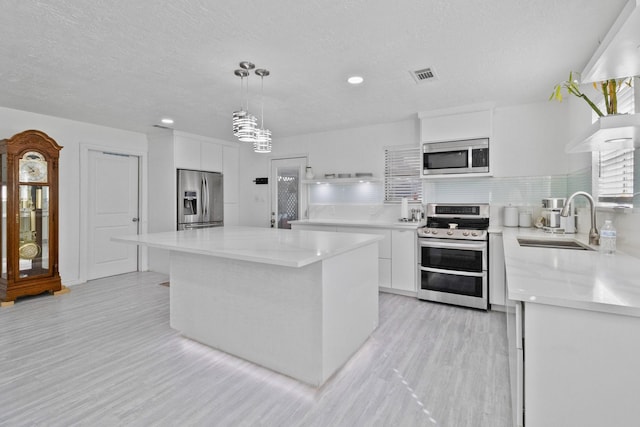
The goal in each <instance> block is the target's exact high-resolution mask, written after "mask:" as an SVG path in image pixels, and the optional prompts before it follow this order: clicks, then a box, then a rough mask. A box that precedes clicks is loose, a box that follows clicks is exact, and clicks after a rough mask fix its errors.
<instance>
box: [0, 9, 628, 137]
mask: <svg viewBox="0 0 640 427" xmlns="http://www.w3.org/2000/svg"><path fill="white" fill-rule="evenodd" d="M625 2H626V0H607V1H603V0H563V1H558V0H534V1H532V0H484V1H480V0H395V1H388V0H315V1H310V0H274V1H260V0H236V1H233V2H222V1H211V0H171V1H165V0H133V1H132V0H92V1H90V2H88V1H87V2H85V1H78V0H57V1H53V0H51V1H44V0H41V1H36V0H28V1H25V0H2V13H1V14H0V57H1V58H2V61H0V106H4V107H9V108H14V109H20V110H27V111H33V112H37V113H42V114H48V115H53V116H58V117H64V118H70V119H74V120H80V121H85V122H90V123H96V124H102V125H106V126H112V127H117V128H122V129H128V130H134V131H140V132H146V131H148V130H149V129H150V128H151V126H152V125H154V124H157V123H159V120H160V118H161V117H165V116H169V117H172V118H174V119H175V125H174V126H173V127H174V128H175V129H178V130H183V131H186V132H192V133H196V134H201V135H208V136H214V137H218V138H223V139H232V138H233V137H232V135H231V131H230V128H231V113H232V111H234V110H236V109H237V107H239V105H240V79H239V78H238V77H236V76H234V75H233V70H234V69H235V68H237V64H238V62H239V61H243V60H249V61H252V62H254V63H255V64H256V65H257V66H258V67H264V68H267V69H269V70H270V71H271V76H269V77H267V78H265V80H264V95H265V107H264V113H265V125H266V127H269V128H271V130H272V131H273V133H274V142H275V141H277V138H278V137H279V136H291V135H299V134H303V133H311V132H318V131H324V130H330V129H339V128H348V127H356V126H362V125H369V124H375V123H384V122H393V121H398V120H404V119H407V118H409V117H415V115H416V113H417V112H421V111H429V110H434V109H441V108H448V107H455V106H460V105H465V104H475V103H481V102H494V103H496V105H507V104H519V103H528V102H537V101H543V100H546V99H547V98H548V96H549V94H550V92H551V89H552V88H553V86H554V85H555V84H556V83H558V82H559V81H561V80H563V79H565V78H566V76H567V75H568V72H569V71H570V70H577V71H580V70H581V69H582V68H583V67H584V65H585V64H586V62H587V61H588V60H589V58H590V56H591V54H592V53H593V52H594V51H595V49H596V48H597V46H598V41H599V40H601V39H602V38H603V37H604V35H605V34H606V32H607V30H608V28H609V27H610V26H611V24H612V23H613V22H614V20H615V18H616V17H617V15H618V13H619V12H620V10H622V7H623V6H624V4H625ZM427 66H430V67H434V68H435V70H436V72H437V74H438V77H439V78H438V80H437V81H431V82H426V83H422V84H420V85H418V84H416V83H415V81H414V80H413V79H412V77H411V75H410V73H409V71H412V70H418V69H421V68H424V67H427ZM351 74H361V75H363V76H364V77H365V83H364V84H362V85H360V86H349V85H348V84H347V83H346V82H345V79H346V77H347V76H348V75H351ZM259 87H260V86H259V79H258V78H252V79H251V80H250V94H251V95H252V104H251V105H250V107H251V108H250V110H254V111H255V112H258V110H259V103H258V99H259V97H258V94H259Z"/></svg>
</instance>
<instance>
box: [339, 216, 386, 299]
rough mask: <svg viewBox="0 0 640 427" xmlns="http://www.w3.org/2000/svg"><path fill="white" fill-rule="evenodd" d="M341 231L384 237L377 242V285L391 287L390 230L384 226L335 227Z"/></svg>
mask: <svg viewBox="0 0 640 427" xmlns="http://www.w3.org/2000/svg"><path fill="white" fill-rule="evenodd" d="M336 231H340V232H343V233H365V234H379V235H381V236H383V237H384V239H383V240H380V241H379V242H378V286H381V287H383V288H390V287H392V282H391V279H392V260H391V254H392V252H391V230H387V229H384V228H364V227H342V226H340V227H336Z"/></svg>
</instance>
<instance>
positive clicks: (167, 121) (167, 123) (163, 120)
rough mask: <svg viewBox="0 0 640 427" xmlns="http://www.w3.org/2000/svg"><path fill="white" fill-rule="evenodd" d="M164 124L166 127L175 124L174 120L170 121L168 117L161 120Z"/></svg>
mask: <svg viewBox="0 0 640 427" xmlns="http://www.w3.org/2000/svg"><path fill="white" fill-rule="evenodd" d="M160 121H161V122H162V124H165V125H172V124H173V119H170V118H168V117H165V118H164V119H162V120H160Z"/></svg>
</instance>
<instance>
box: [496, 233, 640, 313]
mask: <svg viewBox="0 0 640 427" xmlns="http://www.w3.org/2000/svg"><path fill="white" fill-rule="evenodd" d="M502 236H503V237H502V238H503V242H504V254H505V266H506V275H507V283H508V285H507V293H508V295H507V296H508V298H509V299H511V300H516V301H523V302H527V303H532V302H533V303H540V304H549V305H555V306H561V307H569V308H577V309H583V310H593V311H601V312H606V313H613V314H623V315H629V316H636V317H640V259H638V258H636V257H633V256H630V255H628V254H625V253H624V252H621V251H617V252H616V253H615V254H612V255H606V254H601V253H600V252H598V247H597V246H594V247H593V248H594V249H595V250H594V251H585V250H573V249H554V248H536V247H521V246H520V245H519V244H518V240H517V239H518V237H533V238H542V239H560V240H566V239H569V240H577V241H579V242H581V243H584V244H588V236H587V235H586V234H551V233H545V232H543V231H542V230H538V229H534V228H528V229H525V228H517V227H513V228H510V227H504V228H503V229H502Z"/></svg>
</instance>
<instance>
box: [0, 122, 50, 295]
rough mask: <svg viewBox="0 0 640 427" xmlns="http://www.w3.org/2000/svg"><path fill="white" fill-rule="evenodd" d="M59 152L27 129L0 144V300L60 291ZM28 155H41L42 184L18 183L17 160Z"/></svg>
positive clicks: (43, 135) (37, 132) (48, 140)
mask: <svg viewBox="0 0 640 427" xmlns="http://www.w3.org/2000/svg"><path fill="white" fill-rule="evenodd" d="M61 149H62V147H61V146H60V145H58V144H57V143H56V141H54V140H53V139H52V138H50V137H49V136H48V135H47V134H45V133H44V132H41V131H38V130H27V131H24V132H21V133H18V134H16V135H14V136H12V137H11V138H9V139H4V140H2V141H0V173H1V178H2V183H1V184H2V192H3V193H4V194H6V200H5V197H2V199H3V200H2V225H1V227H0V241H1V242H2V244H1V245H0V255H1V259H0V263H1V266H2V268H1V274H0V301H1V302H8V301H15V299H16V298H18V297H21V296H26V295H37V294H40V293H43V292H51V293H53V292H57V291H61V290H62V288H63V286H62V283H61V279H60V274H59V272H58V160H59V157H60V150H61ZM28 152H37V153H40V154H41V155H42V156H43V158H44V161H45V162H46V167H47V173H46V178H45V180H46V182H38V179H37V178H36V180H35V181H34V182H28V181H27V182H21V181H20V179H21V176H20V166H21V165H20V159H22V158H23V156H24V155H25V154H26V153H28ZM24 176H25V174H23V179H24ZM26 179H29V178H26ZM4 194H3V196H4ZM35 199H38V200H37V201H36V200H35ZM25 215H26V217H25ZM36 246H37V248H36ZM36 249H37V250H36Z"/></svg>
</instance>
